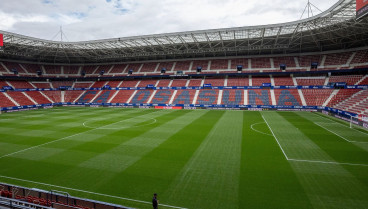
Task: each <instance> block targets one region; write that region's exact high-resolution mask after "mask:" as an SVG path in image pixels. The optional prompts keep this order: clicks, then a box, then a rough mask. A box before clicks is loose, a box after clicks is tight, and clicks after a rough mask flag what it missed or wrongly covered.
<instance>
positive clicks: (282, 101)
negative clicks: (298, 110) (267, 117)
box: [274, 89, 302, 106]
mask: <svg viewBox="0 0 368 209" xmlns="http://www.w3.org/2000/svg"><path fill="white" fill-rule="evenodd" d="M274 91H275V99H276V104H277V105H284V106H301V105H302V101H301V99H300V96H299V93H298V90H297V89H275V90H274Z"/></svg>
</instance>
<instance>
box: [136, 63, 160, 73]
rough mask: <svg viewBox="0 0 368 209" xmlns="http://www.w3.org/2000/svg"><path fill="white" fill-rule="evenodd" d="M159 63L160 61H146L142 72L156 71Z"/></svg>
mask: <svg viewBox="0 0 368 209" xmlns="http://www.w3.org/2000/svg"><path fill="white" fill-rule="evenodd" d="M157 64H158V63H155V62H152V63H150V62H149V63H144V65H143V67H142V69H141V71H140V72H154V71H155V70H156V67H157Z"/></svg>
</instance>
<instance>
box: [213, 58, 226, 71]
mask: <svg viewBox="0 0 368 209" xmlns="http://www.w3.org/2000/svg"><path fill="white" fill-rule="evenodd" d="M228 66H229V61H228V60H227V59H223V60H212V61H211V70H227V69H228Z"/></svg>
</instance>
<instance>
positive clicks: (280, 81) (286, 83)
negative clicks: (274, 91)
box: [274, 77, 294, 86]
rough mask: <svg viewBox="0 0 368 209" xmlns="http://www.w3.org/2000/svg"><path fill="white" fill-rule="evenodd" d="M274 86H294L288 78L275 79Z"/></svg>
mask: <svg viewBox="0 0 368 209" xmlns="http://www.w3.org/2000/svg"><path fill="white" fill-rule="evenodd" d="M274 81H275V86H294V82H293V79H292V78H290V77H275V78H274Z"/></svg>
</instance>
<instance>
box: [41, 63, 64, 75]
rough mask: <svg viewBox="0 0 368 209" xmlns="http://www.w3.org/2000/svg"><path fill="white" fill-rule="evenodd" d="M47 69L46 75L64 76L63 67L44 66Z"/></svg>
mask: <svg viewBox="0 0 368 209" xmlns="http://www.w3.org/2000/svg"><path fill="white" fill-rule="evenodd" d="M43 67H44V69H45V73H46V74H58V75H60V74H62V73H61V66H57V65H44V66H43Z"/></svg>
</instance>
